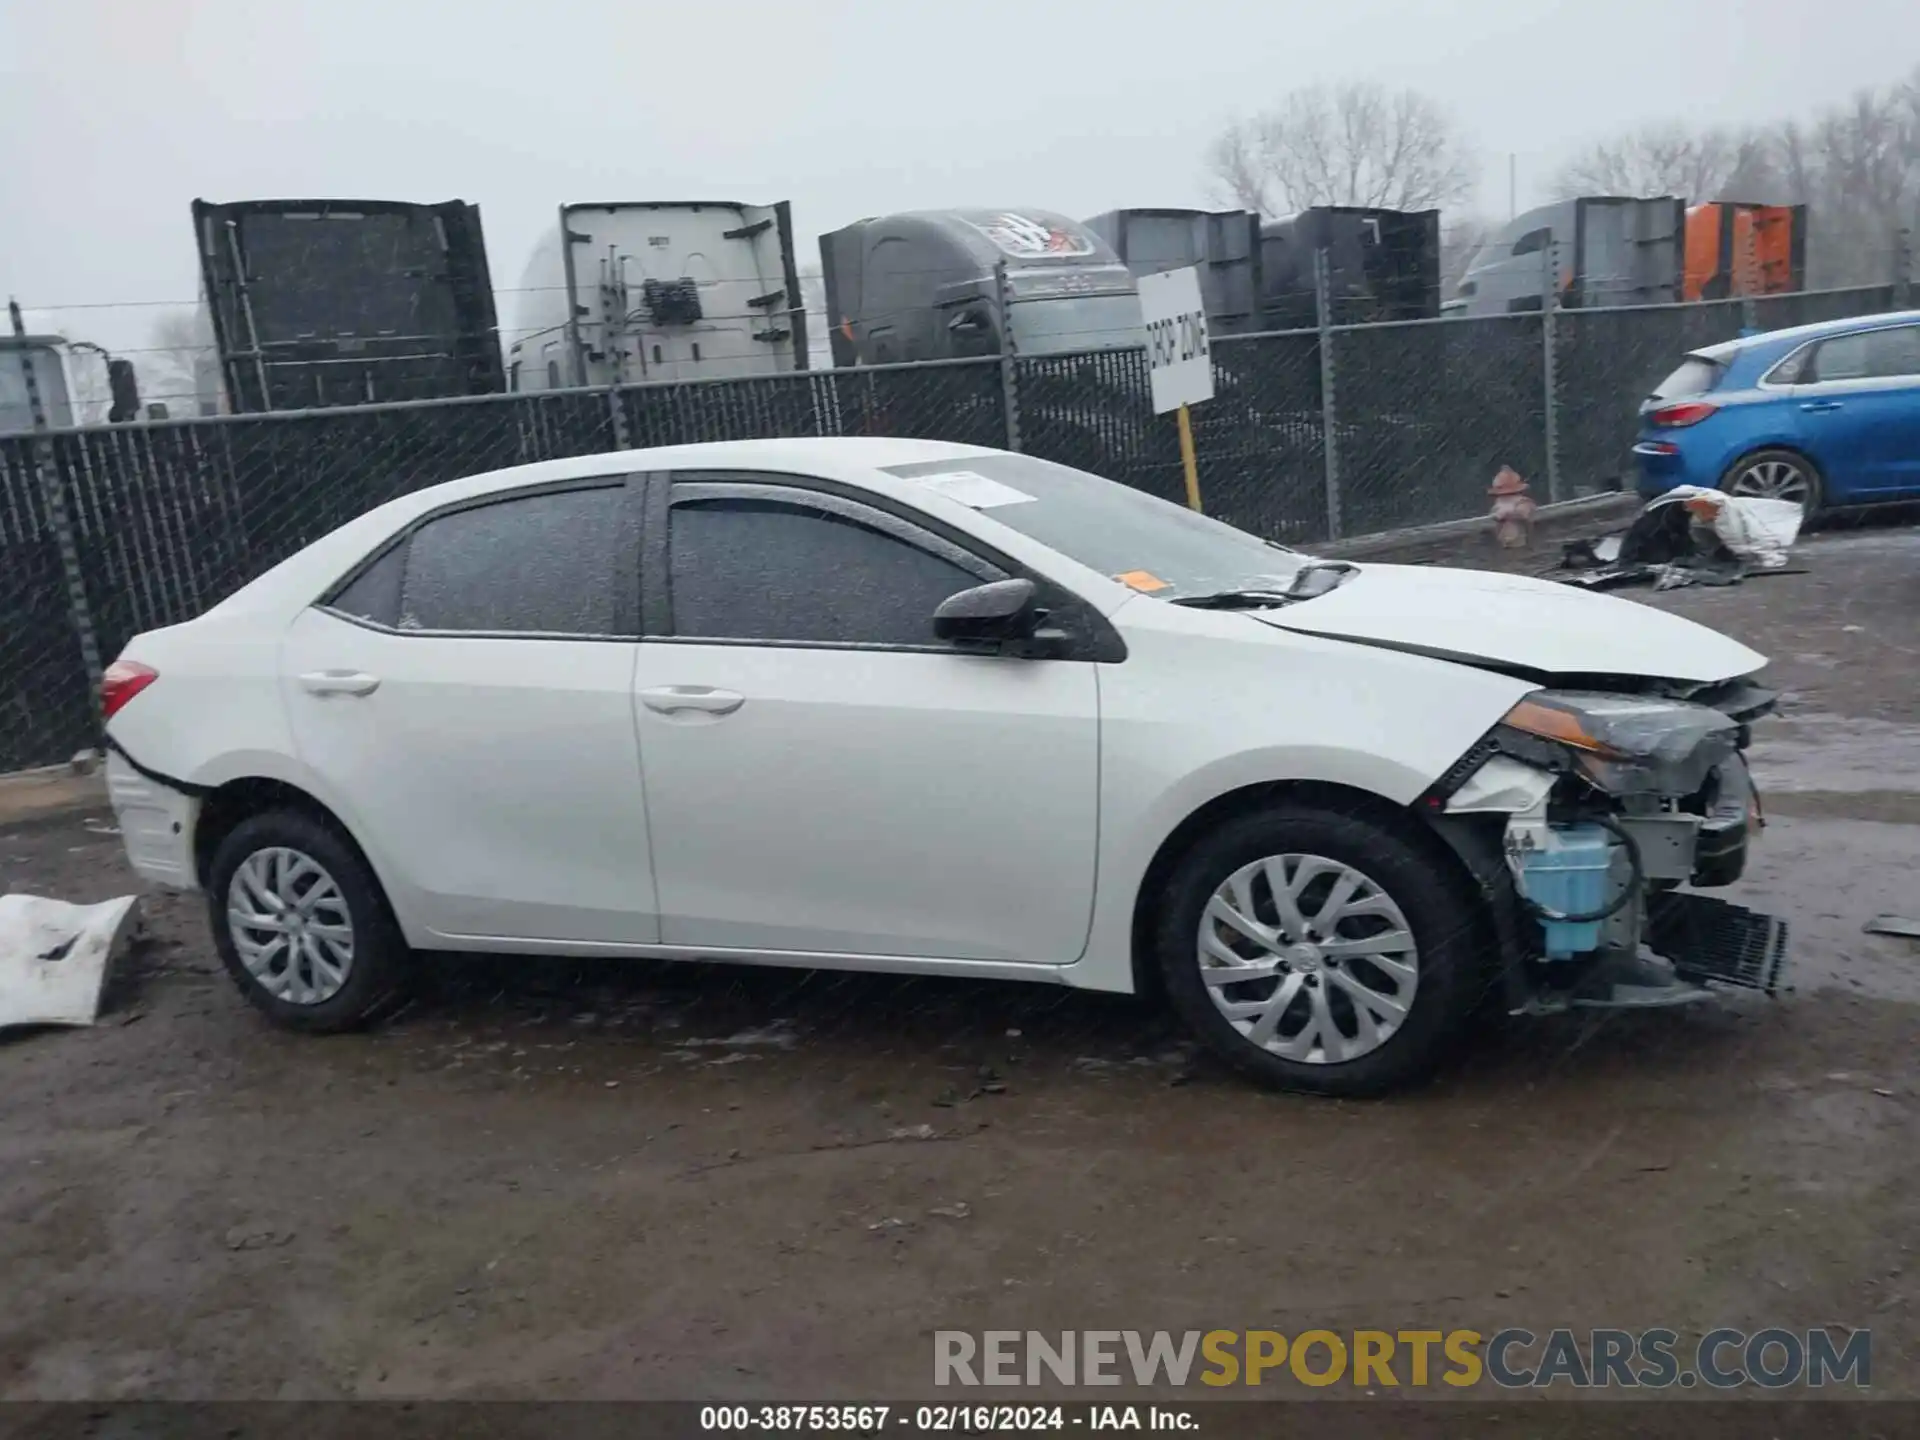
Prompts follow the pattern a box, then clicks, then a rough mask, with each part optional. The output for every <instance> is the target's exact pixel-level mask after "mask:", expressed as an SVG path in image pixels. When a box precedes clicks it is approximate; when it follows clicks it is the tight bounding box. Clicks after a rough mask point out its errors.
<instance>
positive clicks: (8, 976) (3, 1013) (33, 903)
mask: <svg viewBox="0 0 1920 1440" xmlns="http://www.w3.org/2000/svg"><path fill="white" fill-rule="evenodd" d="M138 916H139V897H138V896H137V895H122V896H120V897H119V899H117V900H106V901H102V902H101V903H100V904H98V905H69V904H68V903H67V902H66V901H64V900H48V899H45V898H43V897H41V896H38V895H0V1029H5V1028H7V1027H8V1026H13V1025H91V1024H92V1023H93V1022H94V1019H95V1017H96V1016H98V1014H99V1013H100V992H101V990H102V988H103V987H104V986H105V984H106V978H107V970H108V968H109V967H110V966H111V965H112V963H113V961H114V960H115V959H116V958H118V956H119V955H120V954H121V952H122V951H123V950H125V948H126V946H127V943H128V941H129V940H130V939H131V938H132V936H133V931H134V927H135V924H136V923H137V920H138Z"/></svg>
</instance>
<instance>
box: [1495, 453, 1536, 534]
mask: <svg viewBox="0 0 1920 1440" xmlns="http://www.w3.org/2000/svg"><path fill="white" fill-rule="evenodd" d="M1487 493H1488V494H1489V495H1491V496H1493V509H1492V511H1491V512H1490V514H1491V517H1492V520H1493V535H1494V538H1495V539H1496V540H1498V541H1499V542H1500V544H1501V545H1502V546H1504V547H1505V548H1506V549H1508V550H1523V549H1525V548H1526V547H1527V546H1528V545H1530V544H1532V543H1533V510H1534V505H1533V497H1532V496H1530V495H1529V494H1527V482H1526V481H1525V480H1522V479H1521V478H1520V472H1519V471H1517V470H1515V469H1514V468H1513V467H1512V466H1511V465H1502V466H1501V467H1500V473H1499V474H1498V475H1496V476H1494V477H1493V484H1492V485H1490V486H1488V487H1487Z"/></svg>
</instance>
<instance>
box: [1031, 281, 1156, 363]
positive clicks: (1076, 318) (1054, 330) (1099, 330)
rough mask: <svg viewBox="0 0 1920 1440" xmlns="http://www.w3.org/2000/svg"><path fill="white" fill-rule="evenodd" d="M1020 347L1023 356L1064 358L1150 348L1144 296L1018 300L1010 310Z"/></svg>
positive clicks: (1088, 296)
mask: <svg viewBox="0 0 1920 1440" xmlns="http://www.w3.org/2000/svg"><path fill="white" fill-rule="evenodd" d="M1007 324H1008V325H1009V326H1010V327H1011V328H1012V330H1013V339H1014V348H1015V349H1017V350H1018V351H1019V352H1020V353H1021V354H1022V355H1058V354H1064V353H1066V352H1069V351H1074V350H1108V349H1114V348H1117V347H1120V346H1124V345H1144V344H1146V343H1147V334H1146V329H1145V326H1144V325H1143V324H1142V323H1141V320H1140V297H1139V296H1138V295H1065V296H1055V297H1052V298H1049V299H1044V300H1016V301H1014V302H1013V304H1011V305H1009V306H1008V307H1007Z"/></svg>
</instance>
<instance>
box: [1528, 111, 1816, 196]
mask: <svg viewBox="0 0 1920 1440" xmlns="http://www.w3.org/2000/svg"><path fill="white" fill-rule="evenodd" d="M1772 148H1773V147H1772V144H1771V140H1770V137H1769V136H1767V135H1766V134H1765V133H1763V132H1761V131H1759V130H1729V129H1711V130H1698V131H1695V130H1688V129H1687V128H1686V127H1685V126H1682V125H1677V124H1668V125H1649V126H1646V127H1643V128H1642V129H1639V130H1635V131H1633V132H1631V133H1630V134H1627V135H1624V136H1622V137H1620V138H1619V139H1617V140H1612V141H1607V142H1603V143H1601V144H1596V145H1591V146H1589V147H1588V148H1587V149H1586V150H1584V151H1582V152H1581V153H1580V154H1579V155H1577V156H1575V157H1574V158H1573V159H1572V160H1570V161H1568V162H1567V163H1566V164H1565V165H1563V166H1561V167H1560V170H1559V171H1558V172H1557V173H1556V174H1555V175H1554V177H1553V191H1554V195H1555V197H1556V198H1558V199H1561V200H1571V199H1573V198H1574V197H1576V196H1579V195H1675V196H1679V197H1680V198H1682V199H1686V200H1696V201H1697V200H1721V199H1727V200H1755V201H1764V200H1767V199H1768V198H1769V197H1770V194H1771V193H1772V192H1776V191H1778V190H1779V188H1780V186H1779V182H1778V180H1777V179H1776V177H1775V174H1774V168H1773V163H1772V161H1773V155H1772Z"/></svg>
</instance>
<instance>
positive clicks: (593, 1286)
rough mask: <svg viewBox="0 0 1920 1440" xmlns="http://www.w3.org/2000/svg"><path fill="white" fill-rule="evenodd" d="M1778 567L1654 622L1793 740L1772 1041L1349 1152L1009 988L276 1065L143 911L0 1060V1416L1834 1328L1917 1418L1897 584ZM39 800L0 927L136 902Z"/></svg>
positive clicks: (1772, 872) (1916, 1144)
mask: <svg viewBox="0 0 1920 1440" xmlns="http://www.w3.org/2000/svg"><path fill="white" fill-rule="evenodd" d="M1414 558H1423V559H1437V558H1455V559H1460V560H1464V561H1465V562H1466V563H1488V562H1489V561H1490V560H1493V559H1494V558H1495V557H1493V556H1492V554H1491V553H1490V552H1489V551H1487V549H1486V548H1485V545H1484V542H1482V541H1480V540H1478V539H1477V538H1476V539H1473V540H1468V541H1461V540H1457V539H1456V540H1453V541H1450V542H1447V543H1444V544H1435V545H1430V546H1428V547H1426V548H1425V550H1424V551H1422V552H1421V553H1420V554H1418V555H1416V556H1415V557H1414ZM1535 563H1538V562H1537V561H1536V562H1535ZM1800 563H1801V564H1803V565H1804V566H1805V568H1806V570H1807V571H1808V572H1809V573H1806V574H1803V575H1787V576H1777V577H1769V578H1766V579H1761V580H1755V581H1752V582H1749V583H1748V584H1746V585H1743V586H1740V587H1738V588H1734V589H1728V590H1720V591H1709V590H1695V591H1680V592H1674V593H1671V594H1666V595H1660V596H1651V597H1646V598H1648V599H1649V600H1650V602H1651V603H1657V604H1660V605H1662V606H1664V607H1670V608H1672V609H1674V610H1677V611H1680V612H1682V613H1685V614H1688V615H1692V616H1694V617H1696V618H1698V619H1700V620H1702V621H1705V622H1707V623H1708V624H1712V625H1715V626H1718V627H1720V628H1722V629H1725V630H1727V631H1729V632H1731V633H1733V634H1735V635H1737V636H1739V637H1740V638H1742V639H1744V640H1747V641H1748V642H1749V643H1751V644H1753V645H1755V646H1756V647H1757V648H1758V649H1760V650H1762V651H1763V652H1765V653H1767V654H1769V655H1770V656H1771V657H1773V661H1774V664H1773V669H1772V674H1773V678H1774V680H1775V681H1776V683H1778V684H1780V685H1781V686H1783V687H1784V688H1785V689H1786V691H1787V693H1788V704H1787V713H1786V718H1784V719H1782V720H1780V721H1777V722H1770V723H1769V724H1768V725H1767V726H1766V727H1765V734H1764V737H1763V739H1762V740H1761V741H1760V742H1759V743H1758V744H1757V745H1756V767H1757V769H1758V772H1759V775H1760V778H1761V781H1762V783H1763V785H1764V786H1765V787H1766V791H1767V795H1768V799H1769V808H1770V813H1771V815H1772V816H1773V817H1774V820H1773V824H1772V825H1771V827H1770V828H1769V830H1768V833H1767V835H1766V837H1765V839H1764V842H1763V844H1762V847H1761V849H1760V850H1759V852H1758V855H1757V859H1756V863H1755V865H1754V867H1753V871H1752V874H1751V878H1750V879H1749V880H1748V881H1747V882H1745V883H1744V885H1743V886H1742V887H1741V888H1742V889H1743V890H1745V891H1746V892H1747V894H1748V895H1749V896H1750V897H1752V898H1753V899H1754V900H1755V902H1756V903H1763V904H1766V905H1768V906H1770V907H1773V908H1775V909H1777V910H1778V911H1779V912H1780V913H1783V914H1785V915H1787V916H1788V917H1789V918H1790V919H1791V920H1792V921H1793V923H1794V925H1795V927H1796V934H1797V942H1798V943H1797V952H1798V962H1797V963H1798V966H1799V969H1798V975H1799V979H1800V985H1801V988H1800V989H1799V990H1798V992H1797V993H1795V994H1794V995H1792V996H1790V997H1787V998H1785V999H1783V1000H1780V1001H1777V1002H1767V1001H1764V1000H1761V999H1760V998H1758V997H1753V998H1752V999H1746V998H1742V997H1734V998H1733V999H1731V1000H1729V1001H1728V1002H1727V1003H1724V1004H1721V1005H1717V1006H1714V1007H1708V1008H1704V1009H1697V1010H1690V1011H1686V1012H1674V1013H1666V1014H1653V1015H1637V1016H1624V1017H1619V1016H1616V1017H1611V1018H1600V1017H1589V1018H1586V1019H1567V1020H1559V1021H1549V1022H1535V1023H1531V1024H1528V1025H1524V1026H1520V1027H1517V1028H1512V1029H1510V1030H1508V1031H1505V1032H1502V1033H1500V1034H1498V1035H1494V1036H1490V1037H1488V1038H1487V1039H1486V1040H1484V1041H1483V1042H1482V1043H1480V1044H1479V1045H1477V1046H1476V1047H1475V1048H1474V1049H1473V1050H1472V1051H1471V1053H1470V1054H1469V1055H1468V1056H1467V1057H1466V1058H1465V1059H1464V1060H1463V1061H1462V1062H1461V1063H1460V1064H1459V1065H1458V1066H1457V1067H1456V1068H1454V1069H1453V1070H1452V1071H1450V1072H1449V1073H1448V1074H1447V1075H1445V1076H1444V1077H1443V1078H1441V1079H1440V1080H1439V1081H1437V1082H1435V1083H1434V1084H1432V1085H1430V1086H1428V1087H1426V1088H1425V1089H1423V1090H1421V1091H1419V1092H1418V1093H1415V1094H1410V1095H1406V1096H1402V1097H1399V1098H1396V1099H1393V1100H1389V1101H1382V1102H1374V1103H1370V1104H1350V1103H1338V1102H1328V1101H1315V1100H1309V1099H1298V1098H1291V1097H1282V1096H1274V1095H1269V1094H1265V1093H1261V1092H1258V1091H1256V1090H1253V1089H1250V1088H1248V1087H1246V1086H1244V1085H1242V1084H1240V1083H1238V1082H1236V1081H1234V1080H1232V1079H1230V1078H1228V1077H1226V1076H1225V1075H1223V1074H1222V1073H1221V1072H1219V1071H1218V1070H1217V1069H1216V1068H1215V1067H1214V1066H1213V1065H1212V1064H1211V1063H1209V1062H1207V1061H1206V1060H1205V1059H1204V1058H1202V1057H1199V1056H1197V1055H1195V1054H1194V1053H1192V1052H1191V1051H1190V1050H1189V1048H1188V1047H1187V1046H1186V1045H1185V1044H1184V1043H1183V1041H1182V1040H1181V1039H1180V1037H1179V1035H1178V1034H1177V1032H1176V1031H1174V1030H1173V1029H1172V1027H1171V1026H1170V1025H1169V1024H1168V1023H1167V1022H1166V1021H1165V1020H1164V1019H1163V1018H1162V1017H1161V1016H1160V1015H1159V1014H1157V1013H1155V1012H1154V1011H1152V1010H1150V1009H1148V1008H1147V1007H1145V1006H1144V1005H1142V1004H1140V1003H1138V1002H1133V1001H1128V1000H1118V999H1111V998H1103V997H1098V996H1087V995H1076V994H1073V993H1070V992H1062V991H1055V990H1051V989H1045V988H1041V987H1026V986H1017V985H1011V984H1008V985H985V984H978V983H973V984H960V983H949V982H944V981H928V980H919V981H915V980H901V979H881V978H867V977H844V976H834V975H825V974H820V975H815V974H805V973H794V972H779V971H752V970H744V969H734V970H727V969H720V968H714V969H706V970H703V969H701V968H698V967H687V966H657V965H650V964H646V965H642V964H627V965H616V964H573V963H550V962H537V963H526V962H519V963H514V964H506V963H500V962H494V961H486V960H475V959H459V960H444V961H439V962H436V963H435V964H434V965H433V966H432V967H431V970H430V975H429V986H428V990H427V993H426V995H425V996H424V997H423V998H422V999H421V1000H420V1001H419V1002H418V1003H417V1004H415V1005H414V1006H413V1007H412V1008H410V1009H409V1010H408V1011H407V1012H405V1013H404V1014H403V1015H401V1016H400V1017H399V1018H398V1019H397V1020H396V1021H395V1022H393V1023H391V1024H389V1025H388V1026H386V1027H385V1028H383V1029H380V1030H379V1031H377V1032H375V1033H372V1034H367V1035H362V1036H350V1037H340V1038H334V1039H326V1040H311V1039H300V1038H296V1037H291V1036H287V1035H282V1034H278V1033H275V1032H273V1031H270V1030H268V1029H267V1028H266V1027H265V1026H264V1024H262V1023H261V1022H260V1021H258V1020H257V1019H256V1017H255V1016H254V1015H253V1013H252V1012H251V1011H250V1010H249V1009H247V1008H246V1007H245V1006H244V1005H243V1003H242V1002H241V1001H240V999H239V997H238V996H237V995H236V994H235V993H234V992H233V990H232V988H231V987H230V985H229V984H228V982H227V981H226V979H225V977H224V976H223V975H221V974H220V973H219V966H218V962H217V960H216V959H215V957H214V954H213V951H212V948H211V946H210V944H209V942H208V938H207V930H206V924H205V920H204V917H203V913H202V911H201V909H200V907H199V905H198V903H197V902H194V901H189V900H185V899H181V898H178V897H166V896H155V897H153V898H152V899H151V900H150V902H149V908H148V912H147V913H148V921H147V926H146V938H145V940H144V941H143V942H142V943H141V944H140V945H139V946H138V947H137V949H136V951H135V954H134V958H133V963H132V965H131V966H130V967H129V968H130V970H131V972H132V973H130V974H129V975H127V976H126V977H125V978H124V981H123V983H121V984H119V985H118V986H117V987H116V994H115V996H114V998H113V1001H112V1008H111V1010H110V1012H109V1014H108V1015H107V1017H106V1018H105V1020H104V1022H103V1023H102V1024H101V1025H100V1026H98V1027H96V1028H94V1029H92V1030H90V1031H77V1032H52V1031H48V1032H39V1033H33V1034H27V1035H21V1036H17V1037H15V1038H12V1039H10V1040H7V1041H4V1042H0V1096H4V1100H3V1101H0V1274H3V1275H5V1276H6V1277H7V1283H6V1286H5V1292H6V1295H7V1298H8V1303H7V1304H6V1305H5V1306H4V1307H0V1398H7V1399H61V1398H87V1399H96V1400H98V1399H111V1398H136V1397H137V1398H161V1397H175V1398H191V1397H220V1398H254V1399H275V1398H345V1397H363V1398H364V1397H411V1398H424V1397H462V1398H509V1397H512V1398H539V1397H562V1396H592V1397H681V1398H706V1399H712V1398H719V1397H727V1398H741V1399H753V1398H758V1397H772V1398H794V1397H812V1398H833V1397H844V1398H850V1399H851V1398H862V1397H865V1398H872V1397H876V1396H891V1397H910V1396H924V1395H926V1394H928V1393H929V1392H930V1389H931V1374H932V1341H931V1335H932V1332H933V1331H934V1330H936V1329H943V1328H961V1329H973V1330H978V1329H983V1328H988V1327H1005V1328H1035V1329H1040V1330H1048V1331H1051V1330H1059V1329H1065V1328H1074V1329H1087V1328H1113V1329H1123V1328H1139V1329H1147V1330H1153V1329H1168V1330H1176V1331H1178V1330H1185V1329H1189V1328H1198V1329H1211V1328H1216V1327H1222V1328H1229V1329H1242V1328H1252V1327H1268V1328H1273V1329H1278V1330H1281V1331H1283V1332H1287V1333H1294V1332H1297V1331H1299V1330H1301V1329H1306V1328H1312V1327H1320V1326H1325V1327H1332V1328H1335V1329H1340V1328H1350V1327H1358V1326H1379V1327H1382V1328H1386V1329H1389V1330H1391V1329H1395V1328H1419V1327H1431V1328H1438V1329H1451V1328H1455V1327H1461V1326H1466V1327H1471V1328H1475V1329H1478V1330H1480V1331H1482V1332H1483V1333H1485V1332H1491V1331H1493V1330H1495V1329H1498V1328H1500V1327H1502V1326H1505V1325H1510V1324H1517V1325H1525V1326H1527V1327H1528V1328H1530V1329H1534V1330H1536V1331H1544V1330H1546V1329H1548V1328H1551V1327H1552V1326H1555V1325H1574V1326H1578V1327H1583V1328H1584V1327H1588V1326H1621V1327H1625V1328H1630V1329H1632V1328H1639V1327H1643V1326H1651V1325H1664V1326H1670V1327H1672V1328H1674V1329H1676V1330H1679V1331H1681V1332H1682V1333H1683V1334H1688V1333H1698V1332H1700V1331H1702V1330H1704V1329H1707V1328H1710V1327H1711V1326H1714V1325H1720V1324H1725V1325H1736V1326H1741V1327H1744V1328H1747V1329H1757V1328H1760V1327H1762V1326H1765V1325H1782V1326H1787V1327H1796V1326H1808V1325H1815V1324H1825V1323H1838V1324H1843V1325H1850V1326H1869V1327H1871V1328H1872V1329H1873V1330H1874V1332H1875V1352H1874V1389H1875V1391H1876V1392H1877V1393H1879V1394H1882V1395H1898V1396H1908V1397H1914V1396H1920V1363H1917V1362H1920V1346H1917V1345H1916V1342H1915V1334H1916V1327H1915V1324H1914V1317H1915V1313H1916V1309H1920V1268H1916V1265H1920V1262H1917V1261H1916V1259H1915V1257H1914V1255H1913V1254H1912V1250H1913V1246H1914V1244H1915V1241H1916V1238H1920V1183H1916V1182H1920V1103H1917V1100H1916V1096H1917V1095H1920V1085H1916V1079H1915V1074H1914V1042H1915V1039H1916V1036H1920V1025H1916V1021H1917V1020H1920V1010H1916V1008H1915V1006H1916V1004H1920V983H1916V973H1917V967H1916V963H1915V962H1916V959H1917V958H1920V954H1917V953H1916V952H1920V946H1916V945H1915V944H1914V943H1913V942H1902V941H1895V940H1885V939H1879V938H1875V937H1870V936H1867V935H1865V934H1863V933H1862V930H1861V926H1862V923H1863V922H1864V921H1865V920H1866V919H1867V918H1868V917H1869V916H1871V915H1873V914H1876V913H1879V912H1882V911H1900V910H1905V911H1906V912H1907V913H1913V912H1914V911H1915V910H1916V909H1920V900H1917V899H1916V898H1915V896H1914V886H1915V881H1914V877H1915V876H1916V875H1917V874H1920V696H1916V691H1915V686H1914V683H1913V676H1914V674H1915V668H1914V665H1915V655H1916V651H1917V650H1920V535H1916V534H1915V533H1914V532H1912V531H1909V530H1903V529H1892V528H1886V527H1879V528H1864V529H1860V530H1856V531H1848V532H1845V533H1836V534H1831V535H1822V536H1819V537H1816V538H1815V539H1813V540H1812V541H1811V542H1810V543H1808V544H1807V545H1805V546H1804V547H1803V549H1802V551H1801V552H1800ZM70 789H71V787H64V788H63V787H61V786H59V785H55V784H51V783H46V784H40V785H34V784H24V785H23V784H15V785H13V786H12V787H11V789H10V790H5V789H3V788H0V884H4V885H5V886H7V887H8V888H12V889H23V890H30V891H33V892H35V893H41V894H51V895H56V896H60V897H62V898H67V899H76V900H95V899H102V898H105V897H108V896H111V895H114V894H117V893H124V892H125V891H126V890H127V889H128V888H129V887H130V886H131V885H132V884H133V883H134V882H133V881H132V879H131V877H130V875H129V872H128V871H127V870H126V868H125V867H124V865H123V863H122V861H121V859H120V854H119V842H118V839H117V838H116V837H115V836H114V835H112V834H110V833H102V830H103V827H105V826H110V824H111V817H110V816H108V815H107V814H106V812H105V811H104V810H102V809H100V808H99V807H98V805H97V800H94V801H91V802H88V801H87V796H88V795H90V794H91V792H83V796H82V798H83V803H82V804H81V805H80V806H79V807H78V808H75V807H74V806H72V805H70V804H64V803H62V802H63V797H64V795H65V794H66V791H67V790H70ZM9 807H10V808H9ZM948 1398H951V1394H950V1392H949V1397H948ZM1405 1433H1412V1432H1405Z"/></svg>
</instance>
